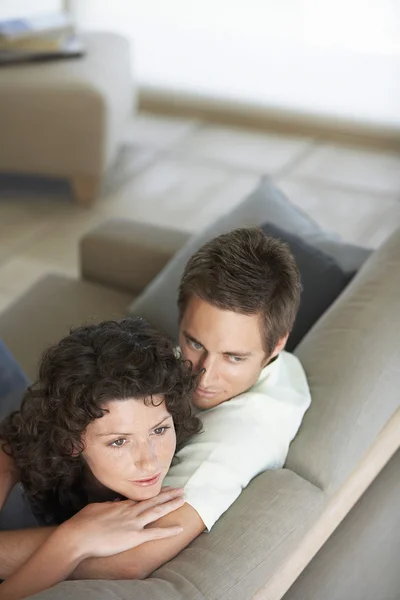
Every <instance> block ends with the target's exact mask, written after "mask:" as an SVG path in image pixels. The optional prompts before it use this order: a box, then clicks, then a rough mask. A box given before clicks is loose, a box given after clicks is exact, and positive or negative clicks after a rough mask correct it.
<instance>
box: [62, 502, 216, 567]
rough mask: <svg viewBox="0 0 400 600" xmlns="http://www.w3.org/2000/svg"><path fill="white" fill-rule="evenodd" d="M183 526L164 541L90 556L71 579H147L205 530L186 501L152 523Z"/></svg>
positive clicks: (159, 525) (155, 524) (158, 525)
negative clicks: (101, 556)
mask: <svg viewBox="0 0 400 600" xmlns="http://www.w3.org/2000/svg"><path fill="white" fill-rule="evenodd" d="M172 525H180V526H181V527H182V528H183V531H182V533H180V534H179V535H176V536H174V537H171V538H166V539H163V540H154V541H152V542H146V543H145V544H141V545H140V546H137V547H136V548H132V550H127V551H126V552H122V553H121V554H115V555H114V556H109V557H107V558H87V559H86V560H84V561H82V562H81V563H80V564H79V565H78V567H77V568H76V569H75V571H74V572H73V573H72V575H71V576H70V578H71V579H145V578H146V577H148V576H149V575H151V573H153V571H155V570H156V569H158V568H159V567H161V565H163V564H164V563H166V562H168V561H169V560H171V559H172V558H174V556H176V555H177V554H179V552H180V551H181V550H183V549H184V548H186V546H188V544H190V542H192V541H193V540H194V539H195V538H196V537H197V536H199V535H200V533H202V532H203V531H204V529H205V526H204V523H203V521H202V520H201V518H200V516H199V515H198V514H197V512H196V511H195V510H194V508H192V507H191V506H190V505H189V504H184V505H183V506H182V507H181V508H178V509H177V510H175V511H174V512H173V513H170V514H169V515H166V516H165V517H162V518H161V519H159V520H158V521H155V522H154V523H151V524H150V525H149V527H170V526H172Z"/></svg>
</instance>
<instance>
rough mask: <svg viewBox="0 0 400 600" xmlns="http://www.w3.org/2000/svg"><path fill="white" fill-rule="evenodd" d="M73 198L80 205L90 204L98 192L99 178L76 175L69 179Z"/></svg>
mask: <svg viewBox="0 0 400 600" xmlns="http://www.w3.org/2000/svg"><path fill="white" fill-rule="evenodd" d="M70 184H71V187H72V191H73V194H74V198H75V200H76V201H77V202H78V204H81V205H82V206H91V205H92V204H93V202H94V201H95V200H96V199H97V198H98V196H99V193H100V178H99V177H94V176H92V175H76V176H75V177H72V178H71V179H70Z"/></svg>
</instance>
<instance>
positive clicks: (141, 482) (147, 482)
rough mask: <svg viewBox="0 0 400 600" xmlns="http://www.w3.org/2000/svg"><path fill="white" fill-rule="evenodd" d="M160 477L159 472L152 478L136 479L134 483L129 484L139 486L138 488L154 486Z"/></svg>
mask: <svg viewBox="0 0 400 600" xmlns="http://www.w3.org/2000/svg"><path fill="white" fill-rule="evenodd" d="M160 477H161V471H160V473H157V475H154V477H148V478H147V479H136V480H135V481H131V483H133V484H135V485H139V486H140V487H148V486H150V485H155V484H156V483H158V481H159V479H160Z"/></svg>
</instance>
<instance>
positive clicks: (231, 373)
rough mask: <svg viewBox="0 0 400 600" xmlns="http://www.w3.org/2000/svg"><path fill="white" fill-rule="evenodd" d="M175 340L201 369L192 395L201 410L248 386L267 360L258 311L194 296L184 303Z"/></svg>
mask: <svg viewBox="0 0 400 600" xmlns="http://www.w3.org/2000/svg"><path fill="white" fill-rule="evenodd" d="M179 344H180V347H181V350H182V354H183V357H184V359H186V360H190V361H191V362H192V363H193V367H194V369H195V370H196V371H200V369H205V372H204V374H203V375H202V377H201V380H200V383H199V387H198V388H197V390H196V392H195V394H194V396H193V404H194V405H195V406H196V407H197V408H200V409H203V410H205V409H207V408H212V407H214V406H217V405H218V404H221V403H222V402H225V401H226V400H230V398H233V397H234V396H237V395H238V394H241V393H242V392H245V391H246V390H248V389H249V388H250V387H251V386H252V385H254V383H255V382H256V381H257V379H258V377H259V375H260V372H261V369H263V367H264V366H265V365H266V364H267V362H268V360H269V357H267V356H266V355H265V350H264V347H263V339H262V332H261V322H260V318H259V316H258V315H250V316H248V315H242V314H239V313H235V312H232V311H229V310H221V309H219V308H216V307H215V306H212V305H211V304H209V303H208V302H205V301H204V300H201V299H200V298H198V297H197V296H192V297H191V299H190V300H189V302H188V305H187V307H186V310H185V313H184V315H183V318H182V321H181V324H180V331H179Z"/></svg>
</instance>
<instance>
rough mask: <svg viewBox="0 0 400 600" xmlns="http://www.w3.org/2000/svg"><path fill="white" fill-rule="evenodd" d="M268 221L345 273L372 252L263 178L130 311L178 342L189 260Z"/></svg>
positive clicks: (187, 247) (176, 258) (172, 263)
mask: <svg viewBox="0 0 400 600" xmlns="http://www.w3.org/2000/svg"><path fill="white" fill-rule="evenodd" d="M266 222H268V223H273V224H275V225H277V226H278V227H281V228H283V229H285V230H286V231H288V232H290V233H295V234H297V235H299V236H301V237H304V238H306V239H307V240H309V241H310V242H312V243H313V244H315V246H316V247H318V248H321V249H322V250H325V251H326V250H327V249H328V252H329V254H331V255H332V256H334V257H335V258H336V259H337V261H338V264H339V265H340V267H341V268H343V270H344V271H345V272H347V271H348V270H350V271H356V270H357V269H358V268H359V267H360V265H361V264H362V263H363V262H364V261H365V260H366V258H367V257H368V256H369V254H370V252H369V250H366V249H364V248H358V247H355V246H351V245H349V244H343V243H342V242H341V241H340V239H339V238H338V237H337V236H335V235H333V234H327V233H326V232H324V231H323V230H321V229H320V227H319V226H318V225H317V224H316V223H315V222H314V221H313V220H312V219H311V218H310V217H308V216H307V215H306V214H305V213H303V212H302V211H301V210H300V209H298V208H297V207H295V206H294V205H293V204H291V203H290V202H289V201H288V199H287V198H286V196H285V195H284V194H283V193H282V192H281V191H280V190H278V189H277V188H276V187H275V186H274V185H273V184H272V183H271V182H270V181H269V180H268V179H264V180H263V181H262V183H261V184H260V186H259V187H258V188H257V189H256V190H255V191H254V192H253V193H252V194H251V195H250V196H249V197H248V198H247V199H246V200H244V201H243V202H242V203H241V204H240V205H239V206H237V207H236V208H235V209H234V210H233V211H232V212H230V213H229V214H227V215H224V216H222V217H221V218H220V219H218V221H216V222H215V223H213V224H212V225H210V227H208V228H207V229H205V230H204V231H202V232H201V233H199V234H198V235H196V236H193V237H192V238H191V239H190V240H189V241H188V242H187V244H185V246H184V247H183V248H182V249H181V250H180V251H179V252H178V253H177V254H176V255H175V256H174V258H173V259H172V260H171V261H170V262H169V263H168V264H167V266H166V267H165V268H164V269H163V270H162V271H161V273H159V275H158V276H157V277H156V278H155V279H154V280H153V281H152V283H151V284H150V285H149V286H148V287H147V288H146V289H145V290H144V292H143V293H142V294H141V295H140V296H139V297H138V298H137V300H136V301H135V302H133V303H132V304H131V305H130V307H129V312H130V313H131V314H136V315H140V316H143V317H145V318H146V319H148V320H149V321H150V322H152V323H153V324H154V325H155V326H156V327H158V328H159V329H162V330H164V331H166V332H167V333H169V334H170V335H171V336H172V337H173V338H174V339H175V340H177V334H178V312H177V307H176V301H177V292H178V286H179V282H180V279H181V276H182V273H183V269H184V267H185V265H186V263H187V261H188V259H189V258H190V257H191V256H192V254H194V252H196V250H198V249H199V248H200V247H201V246H202V245H203V244H204V243H205V242H207V241H209V240H210V239H212V238H214V237H216V236H217V235H220V234H221V233H225V232H227V231H231V230H232V229H236V228H237V227H258V226H260V225H261V224H262V223H266Z"/></svg>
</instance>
